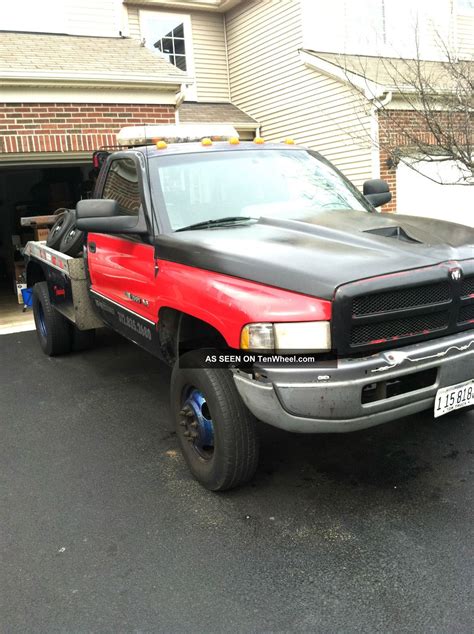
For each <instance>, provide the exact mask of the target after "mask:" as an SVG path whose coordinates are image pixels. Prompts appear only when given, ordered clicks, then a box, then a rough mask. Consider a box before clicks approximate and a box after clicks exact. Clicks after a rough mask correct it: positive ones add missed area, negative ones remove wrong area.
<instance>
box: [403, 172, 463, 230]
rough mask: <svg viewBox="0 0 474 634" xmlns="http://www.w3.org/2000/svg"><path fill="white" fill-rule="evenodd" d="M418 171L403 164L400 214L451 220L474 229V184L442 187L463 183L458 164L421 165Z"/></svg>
mask: <svg viewBox="0 0 474 634" xmlns="http://www.w3.org/2000/svg"><path fill="white" fill-rule="evenodd" d="M416 170H417V171H415V170H414V169H412V168H411V167H410V166H409V165H406V164H405V163H402V162H400V163H399V164H398V167H397V212H398V213H402V214H411V215H414V216H425V217H427V218H437V219H439V220H450V221H451V222H458V223H461V224H465V225H469V226H470V227H474V184H473V185H448V184H445V185H442V184H440V183H439V182H433V180H430V179H434V180H436V181H441V182H443V183H452V182H455V181H456V180H459V178H460V176H461V170H460V168H459V167H458V166H457V165H456V163H455V162H454V161H445V162H431V161H417V163H416Z"/></svg>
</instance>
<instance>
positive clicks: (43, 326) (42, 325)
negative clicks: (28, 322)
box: [38, 303, 48, 337]
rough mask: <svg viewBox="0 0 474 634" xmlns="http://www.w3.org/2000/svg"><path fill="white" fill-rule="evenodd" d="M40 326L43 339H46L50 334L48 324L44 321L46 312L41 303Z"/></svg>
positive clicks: (39, 312) (39, 310)
mask: <svg viewBox="0 0 474 634" xmlns="http://www.w3.org/2000/svg"><path fill="white" fill-rule="evenodd" d="M38 326H39V331H40V333H41V335H42V336H43V337H46V336H47V334H48V331H47V328H46V322H45V320H44V310H43V306H42V305H41V303H38Z"/></svg>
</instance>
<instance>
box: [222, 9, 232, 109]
mask: <svg viewBox="0 0 474 634" xmlns="http://www.w3.org/2000/svg"><path fill="white" fill-rule="evenodd" d="M222 23H223V27H224V47H225V63H226V68H227V91H228V93H229V101H230V102H232V91H231V87H230V72H229V51H228V50H227V20H226V15H225V13H224V14H223V15H222Z"/></svg>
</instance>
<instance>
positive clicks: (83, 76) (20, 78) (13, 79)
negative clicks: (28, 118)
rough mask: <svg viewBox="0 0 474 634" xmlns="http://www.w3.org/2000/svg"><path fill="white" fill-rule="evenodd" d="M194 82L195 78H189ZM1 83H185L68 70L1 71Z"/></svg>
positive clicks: (165, 78) (150, 85)
mask: <svg viewBox="0 0 474 634" xmlns="http://www.w3.org/2000/svg"><path fill="white" fill-rule="evenodd" d="M188 82H189V83H193V80H188ZM0 83H1V85H2V86H3V87H7V86H10V87H11V86H45V87H47V86H55V87H64V88H67V87H82V86H86V87H107V88H118V89H122V90H123V89H124V88H131V87H133V88H146V89H153V88H155V87H160V88H165V87H169V88H171V89H177V88H178V89H179V88H180V86H181V85H182V83H183V80H182V78H181V77H180V78H177V77H170V76H163V77H160V78H150V76H149V75H132V76H124V75H122V74H120V73H107V75H103V74H102V73H76V74H74V75H72V74H71V73H66V72H64V73H63V72H38V73H35V74H34V75H31V74H30V73H25V72H24V71H23V72H22V71H3V72H0Z"/></svg>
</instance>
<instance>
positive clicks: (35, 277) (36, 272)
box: [26, 262, 46, 288]
mask: <svg viewBox="0 0 474 634" xmlns="http://www.w3.org/2000/svg"><path fill="white" fill-rule="evenodd" d="M45 280H46V276H45V274H44V273H43V269H42V268H41V265H40V264H38V263H37V262H28V265H27V267H26V285H27V286H28V288H31V287H32V286H34V285H35V284H37V283H38V282H44V281H45Z"/></svg>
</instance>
